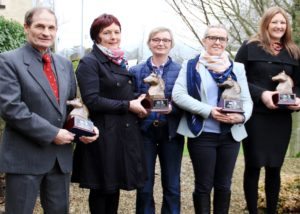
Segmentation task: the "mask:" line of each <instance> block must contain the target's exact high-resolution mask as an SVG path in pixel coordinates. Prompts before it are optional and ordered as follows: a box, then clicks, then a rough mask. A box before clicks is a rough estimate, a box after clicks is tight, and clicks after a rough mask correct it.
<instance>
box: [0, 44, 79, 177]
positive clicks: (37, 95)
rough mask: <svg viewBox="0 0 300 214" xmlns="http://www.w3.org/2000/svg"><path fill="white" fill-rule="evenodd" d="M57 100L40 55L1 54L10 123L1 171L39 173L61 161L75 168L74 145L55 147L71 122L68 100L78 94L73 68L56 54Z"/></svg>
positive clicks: (0, 91)
mask: <svg viewBox="0 0 300 214" xmlns="http://www.w3.org/2000/svg"><path fill="white" fill-rule="evenodd" d="M52 58H53V65H54V67H55V71H56V74H57V79H58V87H59V98H60V102H59V104H58V103H57V101H56V99H55V96H54V93H53V92H52V89H51V87H50V85H49V82H48V80H47V77H46V76H45V75H44V71H43V64H42V59H41V54H40V53H39V52H38V51H37V50H35V49H34V48H33V47H32V46H31V45H30V44H26V45H25V46H23V47H21V48H18V49H15V50H13V51H9V52H5V53H2V54H0V113H1V114H0V115H1V117H2V118H3V119H4V120H5V122H6V127H5V130H4V133H3V138H2V143H0V172H6V173H20V174H41V173H45V172H47V171H49V170H50V169H51V168H52V167H53V166H54V164H55V161H56V160H57V161H58V163H59V165H60V167H61V169H62V171H63V172H70V171H71V169H72V145H70V144H69V145H55V144H54V143H53V140H54V138H55V137H56V135H57V133H58V131H59V129H60V128H61V127H63V125H64V122H65V120H66V117H67V108H66V101H67V100H68V99H72V98H74V97H75V94H76V81H75V76H74V72H73V67H72V64H71V62H70V61H68V60H67V59H65V58H63V57H61V56H58V55H55V54H53V55H52Z"/></svg>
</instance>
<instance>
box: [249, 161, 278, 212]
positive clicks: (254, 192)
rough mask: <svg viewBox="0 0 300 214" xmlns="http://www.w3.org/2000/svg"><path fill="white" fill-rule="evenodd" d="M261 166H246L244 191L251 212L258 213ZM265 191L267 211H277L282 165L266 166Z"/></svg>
mask: <svg viewBox="0 0 300 214" xmlns="http://www.w3.org/2000/svg"><path fill="white" fill-rule="evenodd" d="M260 169H261V168H260V167H250V166H247V164H246V167H245V172H244V192H245V199H246V202H247V208H248V210H249V213H250V214H257V213H258V211H257V200H258V181H259V174H260ZM265 172H266V174H265V192H266V201H267V213H268V214H275V213H277V203H278V197H279V191H280V167H265Z"/></svg>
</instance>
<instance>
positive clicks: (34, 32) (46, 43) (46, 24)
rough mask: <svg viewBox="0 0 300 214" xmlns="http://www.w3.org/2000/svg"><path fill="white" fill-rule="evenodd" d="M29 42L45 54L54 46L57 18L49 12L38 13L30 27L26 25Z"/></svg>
mask: <svg viewBox="0 0 300 214" xmlns="http://www.w3.org/2000/svg"><path fill="white" fill-rule="evenodd" d="M24 29H25V33H26V35H27V41H28V42H29V43H30V44H31V45H32V46H33V47H34V48H36V49H38V50H39V51H41V52H43V51H45V50H47V48H49V47H51V46H52V45H53V44H54V40H55V36H56V32H57V26H56V19H55V16H54V15H53V14H51V13H49V12H48V11H47V10H41V11H38V12H36V13H35V14H34V15H33V17H32V24H31V25H30V26H28V25H26V24H25V25H24Z"/></svg>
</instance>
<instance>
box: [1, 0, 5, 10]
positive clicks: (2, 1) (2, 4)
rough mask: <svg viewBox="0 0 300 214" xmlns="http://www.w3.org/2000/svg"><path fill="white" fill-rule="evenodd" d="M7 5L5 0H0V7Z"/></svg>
mask: <svg viewBox="0 0 300 214" xmlns="http://www.w3.org/2000/svg"><path fill="white" fill-rule="evenodd" d="M4 8H5V5H4V0H0V9H4Z"/></svg>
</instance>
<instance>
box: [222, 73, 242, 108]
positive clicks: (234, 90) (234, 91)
mask: <svg viewBox="0 0 300 214" xmlns="http://www.w3.org/2000/svg"><path fill="white" fill-rule="evenodd" d="M218 86H219V87H220V88H224V91H223V93H222V94H221V98H220V102H219V104H218V106H219V107H221V108H222V110H221V111H222V112H232V113H243V112H244V111H243V102H242V100H241V99H240V94H241V87H240V86H239V84H238V83H237V82H236V81H235V80H233V79H232V78H231V77H228V79H227V80H225V81H224V82H223V83H220V84H218Z"/></svg>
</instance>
